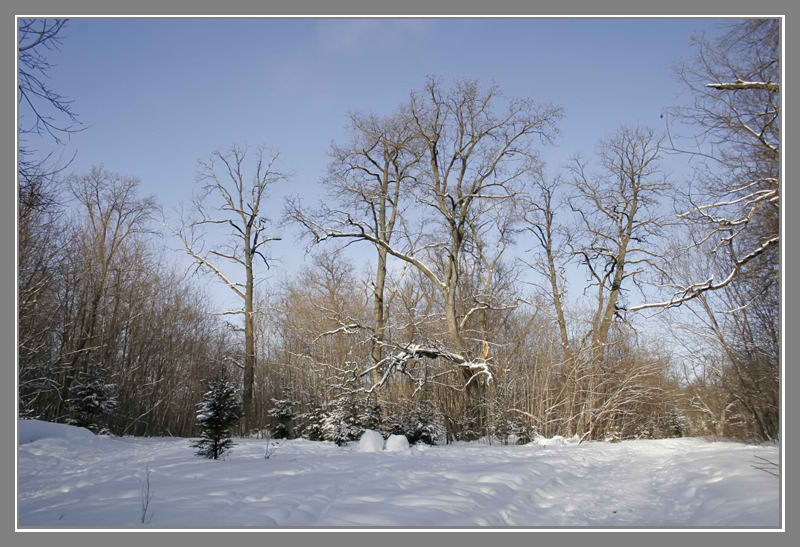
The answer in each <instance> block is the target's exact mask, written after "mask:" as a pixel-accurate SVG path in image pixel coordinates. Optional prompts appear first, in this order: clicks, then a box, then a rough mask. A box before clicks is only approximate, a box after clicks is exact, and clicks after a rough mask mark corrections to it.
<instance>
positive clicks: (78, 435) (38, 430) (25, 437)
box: [19, 420, 95, 444]
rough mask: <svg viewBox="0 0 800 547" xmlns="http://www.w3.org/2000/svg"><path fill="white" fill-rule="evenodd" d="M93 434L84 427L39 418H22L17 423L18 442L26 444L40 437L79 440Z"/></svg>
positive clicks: (88, 437)
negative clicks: (44, 420)
mask: <svg viewBox="0 0 800 547" xmlns="http://www.w3.org/2000/svg"><path fill="white" fill-rule="evenodd" d="M94 436H95V435H94V433H92V432H91V431H89V430H88V429H86V428H85V427H75V426H72V425H66V424H56V423H53V422H43V421H41V420H23V421H21V422H20V423H19V444H28V443H32V442H34V441H39V440H41V439H69V440H72V441H75V442H80V441H81V439H83V440H88V439H92V438H94Z"/></svg>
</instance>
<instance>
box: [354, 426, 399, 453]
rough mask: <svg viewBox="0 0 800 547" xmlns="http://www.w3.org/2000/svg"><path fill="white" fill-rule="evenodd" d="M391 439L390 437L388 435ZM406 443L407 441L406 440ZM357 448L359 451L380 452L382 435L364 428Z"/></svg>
mask: <svg viewBox="0 0 800 547" xmlns="http://www.w3.org/2000/svg"><path fill="white" fill-rule="evenodd" d="M389 438H390V439H391V437H389ZM406 444H408V441H406ZM358 449H359V450H360V451H361V452H380V451H381V450H383V435H381V434H380V433H378V432H377V431H373V430H371V429H365V430H364V433H362V434H361V439H360V440H359V441H358Z"/></svg>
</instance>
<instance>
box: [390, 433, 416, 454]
mask: <svg viewBox="0 0 800 547" xmlns="http://www.w3.org/2000/svg"><path fill="white" fill-rule="evenodd" d="M410 448H411V445H409V444H408V439H407V438H406V436H405V435H389V438H388V439H386V451H387V452H405V451H406V450H409V449H410Z"/></svg>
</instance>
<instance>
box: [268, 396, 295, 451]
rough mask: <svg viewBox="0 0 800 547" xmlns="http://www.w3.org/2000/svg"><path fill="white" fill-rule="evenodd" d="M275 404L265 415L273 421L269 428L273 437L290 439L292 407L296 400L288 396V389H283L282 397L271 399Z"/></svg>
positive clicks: (293, 416)
mask: <svg viewBox="0 0 800 547" xmlns="http://www.w3.org/2000/svg"><path fill="white" fill-rule="evenodd" d="M272 403H273V404H274V405H275V406H274V407H273V408H272V409H270V411H269V412H268V413H267V415H268V416H269V417H270V418H272V419H273V420H275V421H274V423H273V424H272V427H271V428H270V433H271V434H272V438H273V439H290V438H291V437H292V430H291V429H292V422H294V420H295V412H294V409H295V408H296V407H297V405H298V402H297V401H295V400H294V399H292V398H291V397H290V393H289V390H287V389H284V390H283V398H281V399H272Z"/></svg>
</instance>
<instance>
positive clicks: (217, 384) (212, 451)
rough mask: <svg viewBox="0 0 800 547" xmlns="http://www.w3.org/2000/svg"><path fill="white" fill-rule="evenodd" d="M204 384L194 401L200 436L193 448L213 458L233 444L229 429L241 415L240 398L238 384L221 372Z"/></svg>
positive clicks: (200, 453)
mask: <svg viewBox="0 0 800 547" xmlns="http://www.w3.org/2000/svg"><path fill="white" fill-rule="evenodd" d="M206 387H207V391H206V393H205V395H204V396H203V400H202V401H201V402H200V403H199V404H198V405H197V406H198V408H197V418H196V420H197V421H196V423H197V425H198V426H200V428H201V430H202V436H201V438H200V439H199V440H197V441H195V442H194V443H193V444H192V448H196V449H197V455H198V456H203V457H205V458H213V459H215V460H216V459H219V458H220V457H221V456H223V455H224V453H225V452H228V451H229V450H230V449H231V448H232V447H233V446H234V442H233V440H232V439H231V429H232V427H233V425H234V424H235V423H236V422H238V421H239V419H240V418H241V417H242V410H243V409H242V400H241V393H240V390H239V389H238V387H237V386H236V385H235V384H234V383H233V382H232V381H230V380H229V379H228V378H227V377H226V376H225V375H224V374H220V375H218V376H217V377H215V378H213V379H211V380H209V381H207V382H206Z"/></svg>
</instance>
